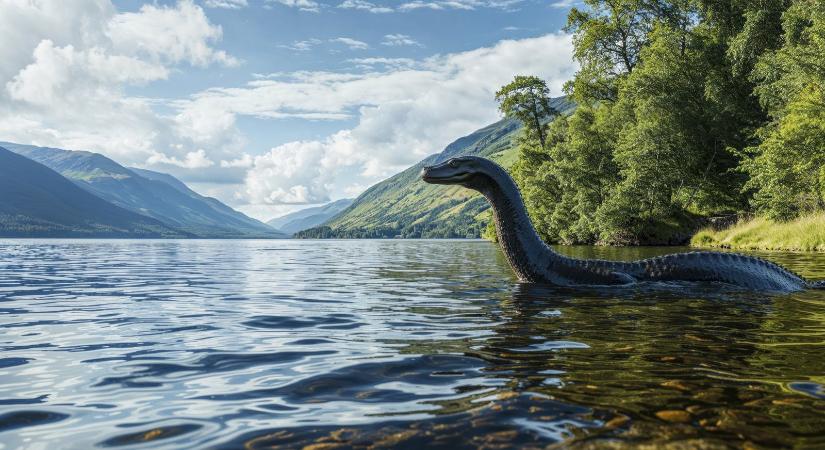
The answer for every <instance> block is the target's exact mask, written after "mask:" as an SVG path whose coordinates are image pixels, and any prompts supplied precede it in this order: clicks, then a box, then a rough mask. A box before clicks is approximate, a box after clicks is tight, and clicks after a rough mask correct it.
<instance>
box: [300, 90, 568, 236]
mask: <svg viewBox="0 0 825 450" xmlns="http://www.w3.org/2000/svg"><path fill="white" fill-rule="evenodd" d="M552 104H553V106H554V107H555V108H556V109H557V110H558V111H560V112H562V113H569V112H570V111H572V109H573V108H574V104H573V103H571V102H569V101H567V99H566V98H565V97H560V98H556V99H553V100H552ZM520 129H521V124H520V123H519V122H517V121H515V120H510V119H504V120H500V121H498V122H496V123H494V124H492V125H489V126H486V127H484V128H482V129H480V130H478V131H476V132H474V133H471V134H470V135H468V136H464V137H462V138H460V139H458V140H456V141H455V142H453V143H452V144H450V145H448V146H447V147H446V148H445V149H444V151H442V152H441V153H438V154H435V155H432V156H429V157H427V158H425V159H424V160H423V161H420V162H419V163H418V164H416V165H414V166H412V167H410V168H409V169H407V170H405V171H403V172H401V173H399V174H397V175H394V176H392V177H390V178H388V179H386V180H384V181H382V182H380V183H378V184H376V185H374V186H372V187H371V188H369V189H367V191H366V192H364V193H363V194H361V195H360V196H359V197H358V198H357V199H355V202H353V204H352V205H351V206H350V207H349V208H347V209H346V210H344V211H342V212H341V213H340V214H338V215H337V216H335V217H333V218H332V219H331V220H329V221H328V222H326V223H324V224H323V226H320V227H316V228H313V229H309V230H305V231H303V232H300V233H296V235H295V236H296V237H302V238H317V237H341V238H385V237H404V238H455V237H461V238H463V237H479V236H480V235H481V231H482V227H483V225H484V224H483V222H482V221H481V220H480V219H481V216H480V215H482V214H486V211H487V209H488V208H489V206H488V205H487V202H486V201H485V200H484V198H483V197H481V195H479V194H477V193H475V192H473V191H470V190H468V189H465V188H462V187H459V186H444V185H432V184H427V183H424V182H423V181H421V179H420V173H421V169H422V168H423V167H424V166H425V165H430V164H434V163H437V162H440V161H444V160H446V159H449V158H452V157H454V156H459V155H478V156H484V157H488V158H492V159H494V160H496V161H498V162H499V163H500V164H502V165H504V166H505V167H507V166H510V165H511V164H512V163H513V162H515V160H516V158H517V156H518V155H517V154H516V149H515V148H513V147H512V145H511V142H512V140H513V138H514V137H515V136H516V134H517V133H518V131H519V130H520Z"/></svg>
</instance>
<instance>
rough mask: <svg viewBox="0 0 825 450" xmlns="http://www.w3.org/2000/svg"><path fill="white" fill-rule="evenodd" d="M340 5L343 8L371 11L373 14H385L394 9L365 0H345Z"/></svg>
mask: <svg viewBox="0 0 825 450" xmlns="http://www.w3.org/2000/svg"><path fill="white" fill-rule="evenodd" d="M338 7H339V8H342V9H360V10H364V11H369V12H371V13H373V14H384V13H391V12H393V11H394V10H393V9H392V8H390V7H388V6H382V5H376V4H375V3H370V2H368V1H364V0H344V1H343V2H342V3H341V4H340V5H338Z"/></svg>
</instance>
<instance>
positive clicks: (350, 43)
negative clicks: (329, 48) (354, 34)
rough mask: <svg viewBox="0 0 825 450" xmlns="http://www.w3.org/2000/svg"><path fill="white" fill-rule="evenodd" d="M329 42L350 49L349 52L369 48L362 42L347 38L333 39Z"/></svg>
mask: <svg viewBox="0 0 825 450" xmlns="http://www.w3.org/2000/svg"><path fill="white" fill-rule="evenodd" d="M330 42H337V43H339V44H344V45H346V46H347V47H349V48H350V50H366V49H368V48H370V46H369V44H367V43H366V42H363V41H359V40H357V39H352V38H348V37H339V38H335V39H330Z"/></svg>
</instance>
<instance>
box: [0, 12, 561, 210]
mask: <svg viewBox="0 0 825 450" xmlns="http://www.w3.org/2000/svg"><path fill="white" fill-rule="evenodd" d="M575 4H576V2H575V1H571V0H558V1H556V0H545V1H538V0H374V1H373V0H370V1H367V0H332V1H322V0H174V1H160V0H158V1H149V2H146V1H136V0H115V1H112V0H71V1H66V0H0V61H2V64H0V140H5V141H11V142H17V143H22V144H32V145H41V146H51V147H58V148H65V149H72V150H89V151H94V152H98V153H102V154H104V155H106V156H108V157H110V158H112V159H114V160H115V161H117V162H119V163H121V164H123V165H127V166H133V167H141V168H146V169H151V170H157V171H161V172H166V173H171V174H173V175H174V176H176V177H178V178H179V179H181V180H182V181H184V182H185V183H187V184H188V185H189V186H190V187H192V188H193V189H194V190H196V191H198V192H200V193H202V194H204V195H209V196H213V197H216V198H218V199H219V200H221V201H223V202H224V203H227V204H228V205H230V206H232V207H234V208H236V209H238V210H240V211H243V212H244V213H246V214H248V215H250V216H252V217H255V218H257V219H261V220H268V219H271V218H273V217H277V216H279V215H282V214H285V213H287V212H290V211H293V210H296V209H300V208H303V207H307V206H312V205H317V204H322V203H326V202H328V201H332V200H337V199H341V198H352V197H355V196H357V195H358V194H360V193H361V192H363V191H364V190H366V189H367V188H368V187H369V186H371V185H373V184H374V183H376V182H378V181H380V180H382V179H384V178H387V177H388V176H391V175H393V174H395V173H397V172H399V171H401V170H403V169H405V168H406V167H409V166H410V165H412V164H414V163H416V162H417V161H419V160H421V159H423V158H424V157H426V156H428V155H431V154H433V153H437V152H440V151H441V150H442V149H443V148H444V147H445V146H446V145H447V144H449V143H450V142H452V141H454V140H455V139H457V138H459V137H461V136H464V135H466V134H469V133H471V132H472V131H474V130H476V129H479V128H481V127H483V126H485V125H488V124H490V123H492V122H495V121H496V120H498V119H499V118H500V114H499V112H498V111H497V108H496V103H495V101H494V95H495V91H496V90H497V89H498V88H499V87H500V86H502V85H503V84H506V83H507V82H508V81H510V80H512V78H513V76H515V75H536V76H539V77H541V78H543V79H545V80H546V81H547V83H548V85H549V87H550V89H551V93H552V94H553V95H561V94H562V85H563V83H564V82H565V81H566V80H568V79H570V78H571V77H572V76H573V74H574V72H575V70H576V66H575V63H574V61H573V58H572V38H571V36H570V35H568V34H567V33H565V32H564V30H563V27H564V24H565V21H566V16H567V12H568V11H569V9H570V7H572V6H575Z"/></svg>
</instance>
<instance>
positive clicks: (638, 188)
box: [496, 0, 825, 245]
mask: <svg viewBox="0 0 825 450" xmlns="http://www.w3.org/2000/svg"><path fill="white" fill-rule="evenodd" d="M583 3H585V4H586V5H585V6H584V7H582V8H574V9H572V10H571V12H570V14H569V16H568V22H567V30H568V31H569V32H571V33H572V34H573V36H574V56H575V58H576V59H577V61H578V63H579V66H580V68H579V71H578V72H577V73H576V75H575V78H574V79H572V80H570V81H569V82H568V83H567V84H566V86H565V91H566V94H567V95H568V96H569V97H570V98H571V99H572V100H573V101H575V103H576V105H577V107H576V109H575V110H574V112H572V114H559V113H558V112H557V111H555V110H554V109H553V108H552V107H551V106H550V104H549V93H548V89H547V86H546V85H545V83H544V82H543V81H542V80H541V79H539V78H536V77H533V76H526V75H525V76H517V77H515V79H514V80H513V82H512V83H510V84H508V85H506V86H504V87H502V88H501V90H500V91H499V92H498V93H497V95H496V99H497V100H498V102H499V106H500V108H501V110H502V112H503V113H504V114H505V115H506V116H509V117H515V118H517V119H519V120H520V121H522V123H523V125H524V127H523V132H522V133H521V135H520V137H519V138H518V142H517V145H518V152H519V156H518V161H517V162H516V163H515V164H514V166H513V167H512V168H511V173H512V174H513V176H514V178H515V179H516V182H517V183H518V184H519V187H520V189H521V191H522V194H523V196H524V199H525V203H526V205H527V208H528V210H529V212H530V216H531V218H532V219H533V221H534V223H535V225H536V228H537V230H538V231H539V233H540V234H541V235H542V238H544V239H545V240H546V241H548V242H556V243H563V244H592V243H600V244H610V245H634V244H636V245H638V244H673V243H679V242H685V241H686V240H687V239H689V237H690V236H691V235H692V234H693V233H694V232H696V230H697V229H698V228H701V227H702V226H703V225H707V224H708V223H712V222H713V221H721V222H731V221H734V222H735V221H736V220H737V219H741V218H746V217H759V218H763V219H767V220H771V221H777V222H783V221H789V220H793V219H796V218H799V217H805V216H810V215H814V214H817V213H821V212H822V211H823V210H825V165H823V162H825V92H823V89H825V2H822V1H820V0H794V1H790V0H757V1H752V0H751V1H746V0H677V1H658V0H585V1H584V2H583Z"/></svg>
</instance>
